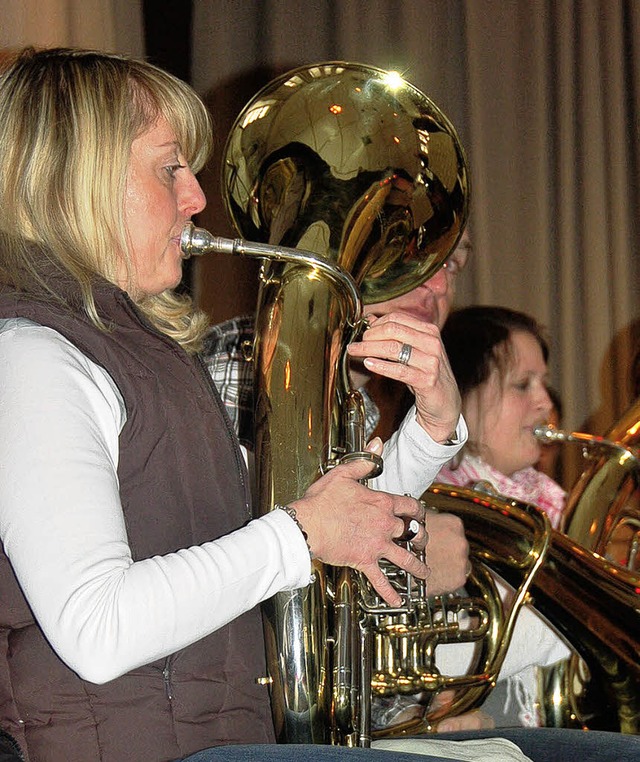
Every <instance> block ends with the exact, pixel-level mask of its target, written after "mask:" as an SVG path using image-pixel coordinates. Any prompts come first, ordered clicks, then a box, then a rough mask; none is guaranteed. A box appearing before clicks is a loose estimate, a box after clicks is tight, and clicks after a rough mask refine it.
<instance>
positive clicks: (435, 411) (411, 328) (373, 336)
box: [347, 312, 461, 442]
mask: <svg viewBox="0 0 640 762" xmlns="http://www.w3.org/2000/svg"><path fill="white" fill-rule="evenodd" d="M347 349H348V352H349V354H350V355H351V357H354V358H359V359H363V360H364V365H365V367H366V368H367V369H368V370H369V371H371V372H373V373H378V374H379V375H381V376H386V377H387V378H392V379H395V380H397V381H402V382H403V383H405V384H406V385H407V386H408V387H409V388H410V389H411V391H412V392H413V394H414V395H415V398H416V410H417V416H418V422H419V423H420V425H421V426H422V428H423V429H424V430H425V431H426V432H427V433H428V434H429V435H430V436H431V438H432V439H433V440H434V441H436V442H446V441H447V440H448V439H451V438H452V437H453V436H454V435H455V430H456V426H457V424H458V419H459V417H460V409H461V402H460V393H459V391H458V386H457V384H456V380H455V378H454V376H453V372H452V370H451V366H450V365H449V359H448V357H447V353H446V352H445V349H444V346H443V344H442V340H441V338H440V331H439V329H438V327H437V326H435V325H433V324H432V323H426V322H425V321H424V320H420V319H418V318H416V317H413V316H412V315H408V314H406V313H404V312H390V313H389V314H388V315H383V316H382V317H379V318H378V317H374V316H369V327H368V328H367V330H366V331H365V332H364V333H363V335H362V340H361V341H359V342H354V343H353V344H350V345H349V347H348V348H347Z"/></svg>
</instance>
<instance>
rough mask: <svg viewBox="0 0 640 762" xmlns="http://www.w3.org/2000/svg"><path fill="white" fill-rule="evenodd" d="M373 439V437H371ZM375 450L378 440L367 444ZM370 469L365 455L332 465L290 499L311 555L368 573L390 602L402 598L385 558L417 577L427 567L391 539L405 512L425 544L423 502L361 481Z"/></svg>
mask: <svg viewBox="0 0 640 762" xmlns="http://www.w3.org/2000/svg"><path fill="white" fill-rule="evenodd" d="M372 444H373V443H372ZM376 446H377V447H378V449H379V450H381V448H382V444H381V443H380V442H379V440H378V444H377V445H375V444H373V446H371V445H370V446H369V449H372V450H374V449H375V447H376ZM370 471H371V463H370V462H369V461H367V460H365V459H362V460H353V461H350V462H349V463H343V464H341V465H339V466H336V467H335V468H333V469H332V470H331V471H329V473H327V474H325V475H324V476H322V477H321V478H320V479H318V481H316V482H314V484H312V485H311V486H310V487H309V489H308V490H307V492H306V493H305V495H304V496H303V497H301V498H300V499H299V500H296V501H294V502H292V503H291V504H290V505H291V507H292V508H295V510H296V514H297V518H298V521H299V522H300V525H301V526H302V528H303V529H304V531H305V532H306V534H307V538H308V543H309V547H310V549H311V552H312V553H313V555H314V556H315V557H317V558H318V559H320V560H321V561H324V562H325V563H327V564H332V565H333V566H350V567H351V568H353V569H358V570H359V571H361V572H362V573H363V574H365V575H366V577H367V578H368V579H369V581H370V582H371V584H372V585H373V587H374V589H375V590H376V591H377V592H378V594H379V595H380V596H381V597H382V598H384V600H385V601H386V602H387V603H388V604H389V605H390V606H398V605H400V603H401V598H400V595H399V594H398V593H397V592H396V591H395V590H394V589H393V587H392V586H391V584H390V582H389V581H388V580H387V578H386V576H385V575H384V573H383V572H382V570H381V569H380V566H379V561H380V559H382V558H384V559H386V560H387V561H390V562H391V563H392V564H395V565H396V566H398V567H400V568H402V569H405V570H406V571H407V572H409V573H410V574H413V575H414V576H416V577H419V578H421V579H426V578H427V577H428V575H429V568H428V567H427V566H426V564H424V563H423V562H422V561H420V559H419V558H418V557H417V556H416V555H414V554H413V553H412V552H411V551H409V550H407V549H406V548H405V547H401V546H400V545H398V544H397V543H396V542H394V540H395V539H397V538H399V537H401V536H402V535H403V534H404V532H405V522H404V521H403V517H407V518H408V519H417V520H418V522H419V524H420V529H419V532H418V534H417V535H416V537H414V539H413V540H412V545H413V546H414V547H415V548H416V549H420V548H424V546H425V543H426V539H427V538H426V532H425V529H424V516H425V508H424V506H423V505H422V504H421V503H420V502H419V501H418V500H416V499H415V498H412V497H404V496H400V495H391V494H389V493H388V492H381V491H378V490H371V489H369V488H367V487H365V486H363V485H362V484H360V483H359V480H360V479H364V478H366V477H367V476H368V475H369V472H370Z"/></svg>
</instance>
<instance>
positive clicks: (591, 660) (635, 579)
mask: <svg viewBox="0 0 640 762" xmlns="http://www.w3.org/2000/svg"><path fill="white" fill-rule="evenodd" d="M425 500H427V501H428V504H433V505H434V506H435V507H437V508H438V509H439V510H442V511H446V512H448V513H454V514H457V515H459V516H460V517H461V518H462V519H463V520H464V524H465V531H466V533H467V537H468V538H469V542H470V544H471V548H472V554H473V555H474V556H475V558H476V559H478V560H481V561H482V563H484V564H487V565H488V567H490V568H491V569H492V570H493V571H495V572H497V573H498V574H499V575H500V576H501V577H503V578H504V579H505V580H506V581H507V582H509V584H511V585H513V586H514V587H517V586H519V585H520V584H521V580H522V572H521V571H520V570H519V569H518V567H517V564H514V563H513V556H514V553H517V552H518V549H519V548H521V547H522V546H523V545H524V548H525V549H526V547H527V546H528V545H529V544H530V542H531V532H532V528H527V527H526V524H523V523H521V527H522V532H520V531H519V530H517V529H515V527H516V525H515V524H514V523H513V521H512V512H513V508H512V506H514V505H518V504H517V503H515V501H511V500H505V499H503V498H500V497H498V496H490V495H485V494H484V493H478V492H474V491H472V490H464V489H460V488H458V487H451V486H445V485H433V486H432V487H431V488H430V489H429V491H428V492H427V494H426V496H425ZM480 507H482V510H479V508H480ZM487 509H489V510H490V511H491V512H492V514H493V516H491V515H489V514H487ZM530 595H531V599H532V603H533V605H534V606H535V608H536V609H537V610H538V611H540V612H541V613H542V614H543V616H545V618H546V619H547V620H548V621H549V622H551V623H552V624H553V625H554V627H555V628H556V629H557V630H558V631H559V632H560V633H561V634H562V635H563V636H564V637H565V638H566V640H567V641H568V642H569V643H570V644H571V645H572V646H573V647H574V649H575V650H576V651H577V652H578V653H579V654H580V656H581V657H582V659H583V660H584V662H585V663H586V665H587V666H588V669H589V672H590V679H589V680H588V684H589V690H588V695H584V696H582V695H578V694H577V692H576V690H575V689H576V687H577V686H576V684H575V683H578V682H580V680H579V679H578V678H579V675H577V674H576V673H575V671H574V670H573V669H571V670H570V669H568V667H567V669H566V670H565V674H564V675H561V676H560V678H559V680H560V683H561V685H560V688H557V686H556V688H557V690H559V691H560V692H562V693H563V698H562V701H563V702H564V708H563V712H564V714H565V716H564V720H563V724H564V722H566V721H567V720H568V717H570V718H571V724H573V725H576V726H579V727H588V728H592V729H605V730H614V731H621V732H623V733H634V734H637V733H638V732H640V660H639V658H638V653H639V644H640V576H638V574H637V573H633V572H631V571H629V570H627V569H623V568H620V567H619V566H617V565H616V564H614V563H611V562H609V561H607V560H606V559H605V558H602V557H601V556H599V555H598V554H596V553H594V552H592V551H591V550H588V549H587V548H585V547H583V546H582V545H580V544H579V543H577V542H576V541H575V540H572V539H571V538H570V537H568V536H567V535H565V534H563V533H561V532H559V531H556V530H552V531H551V533H550V537H549V547H548V550H547V553H546V558H545V560H544V563H543V564H542V565H541V566H540V569H539V570H538V572H537V573H536V575H535V577H534V578H533V580H532V582H531V587H530ZM576 665H577V662H576V663H575V664H574V667H575V666H576ZM569 666H570V665H569ZM563 669H564V667H563ZM579 669H583V668H582V667H580V668H579ZM555 677H556V679H558V675H557V674H556V675H555ZM574 681H575V682H574ZM569 683H571V684H569ZM567 699H568V701H566V700H567Z"/></svg>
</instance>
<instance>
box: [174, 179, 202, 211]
mask: <svg viewBox="0 0 640 762" xmlns="http://www.w3.org/2000/svg"><path fill="white" fill-rule="evenodd" d="M206 205H207V199H206V196H205V195H204V191H203V190H202V188H201V186H200V183H199V182H198V181H197V179H196V177H195V175H194V174H192V173H191V172H189V174H188V175H187V176H186V177H185V181H184V188H183V190H182V194H181V197H180V209H181V210H182V211H184V212H185V214H186V215H187V216H188V217H191V216H193V215H194V214H198V212H201V211H202V210H203V209H204V208H205V206H206Z"/></svg>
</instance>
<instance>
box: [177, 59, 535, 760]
mask: <svg viewBox="0 0 640 762" xmlns="http://www.w3.org/2000/svg"><path fill="white" fill-rule="evenodd" d="M222 174H223V188H224V195H225V203H226V207H227V211H228V213H229V216H230V217H231V220H232V221H233V223H234V225H235V227H236V229H237V230H238V231H239V233H240V234H241V236H242V238H239V239H235V240H229V239H220V238H215V237H213V236H211V235H210V234H209V233H207V232H206V231H203V230H200V229H193V228H192V227H191V226H187V228H186V229H185V231H184V234H183V239H182V249H183V251H184V252H185V256H190V255H191V254H201V253H204V252H205V251H218V252H228V253H235V254H241V255H248V256H256V257H259V258H261V259H262V260H263V264H262V268H261V272H260V291H259V299H258V308H257V314H256V331H255V342H254V348H253V361H254V369H255V397H254V399H255V422H256V431H255V435H256V436H255V445H256V453H255V454H256V471H257V513H258V514H259V515H262V514H264V513H266V512H268V511H270V510H272V509H273V508H274V506H276V505H277V504H286V503H288V502H290V501H292V500H294V499H296V498H298V497H300V496H302V495H303V494H304V492H305V491H306V490H307V488H308V487H309V486H310V484H312V483H313V482H314V481H315V480H316V479H317V478H318V477H319V476H320V475H321V474H322V473H323V472H324V471H326V470H327V469H328V468H331V467H332V466H333V465H335V464H337V463H339V462H341V461H343V460H344V459H347V458H353V457H358V458H360V457H369V458H371V455H370V454H369V453H366V452H364V451H363V450H364V410H363V401H362V397H361V395H360V394H359V392H357V391H356V390H354V389H353V388H352V387H351V382H350V380H349V373H348V368H347V353H346V350H345V348H346V345H347V344H348V343H349V342H350V341H352V340H353V339H354V338H356V337H357V336H358V334H359V332H360V331H361V330H362V326H363V321H362V303H363V302H364V303H367V302H379V301H384V300H386V299H390V298H393V297H395V296H398V295H400V294H402V293H405V292H407V291H409V290H411V289H412V288H414V287H416V286H417V285H419V284H421V283H422V282H424V281H425V280H426V279H428V278H429V277H431V275H432V274H433V273H435V272H436V270H437V269H438V268H439V267H440V266H441V265H442V264H443V263H444V261H445V260H446V258H447V257H448V255H449V254H450V253H451V251H453V249H454V248H455V246H456V244H457V242H458V240H459V239H460V237H461V235H462V232H463V229H464V225H465V222H466V218H467V214H468V203H469V177H468V169H467V164H466V159H465V156H464V152H463V149H462V146H461V144H460V141H459V139H458V136H457V134H456V132H455V129H454V128H453V126H452V125H451V123H450V122H449V120H448V119H447V118H446V116H445V115H444V114H443V113H442V112H441V111H440V109H439V108H438V107H437V106H436V105H435V104H434V103H433V102H432V101H431V100H430V99H429V98H427V97H426V96H425V95H424V94H423V93H421V92H420V91H418V90H416V89H415V88H414V87H413V86H411V85H410V84H408V83H407V82H406V81H404V80H403V79H402V78H400V77H399V76H398V75H395V74H391V73H389V72H385V71H383V70H380V69H376V68H373V67H370V66H364V65H360V64H352V63H343V62H329V63H323V64H317V65H314V66H308V67H303V68H300V69H296V70H294V71H291V72H288V73H287V74H285V75H283V76H282V77H279V78H278V79H276V80H274V81H273V82H271V83H270V84H269V85H267V87H266V88H264V89H263V90H262V91H260V92H259V93H258V94H257V95H256V96H255V97H254V98H253V99H252V100H251V101H250V102H249V103H248V104H247V105H246V106H245V108H244V109H243V111H242V112H241V114H240V115H239V117H238V118H237V120H236V122H235V124H234V126H233V127H232V129H231V132H230V134H229V138H228V140H227V145H226V148H225V151H224V159H223V167H222ZM373 465H378V464H373ZM516 522H524V525H525V526H527V527H528V528H529V529H530V530H531V536H532V537H533V538H534V542H533V544H532V547H530V548H525V549H523V554H522V557H520V556H518V558H516V559H515V560H514V563H516V564H517V565H518V567H519V568H520V569H521V571H523V578H522V580H521V584H520V585H519V592H518V596H517V597H518V599H519V604H521V603H522V602H523V601H524V600H525V599H526V597H527V590H528V588H529V585H530V583H531V579H532V577H533V574H534V573H535V571H536V569H537V568H538V567H539V566H540V564H541V563H542V561H543V559H544V556H545V552H546V546H547V538H548V525H547V524H545V519H544V517H541V516H540V515H539V514H538V513H537V512H535V511H533V512H532V511H531V509H523V510H521V511H520V513H519V514H518V518H517V519H516ZM518 526H519V525H518ZM516 555H517V554H516ZM385 572H386V574H387V577H388V579H389V580H390V582H391V583H392V584H393V585H394V587H395V588H396V590H398V592H399V593H400V594H401V596H402V599H403V603H402V605H401V606H400V607H398V608H397V609H393V610H392V609H390V608H389V607H388V606H387V605H386V604H384V602H383V601H381V600H380V599H379V598H378V597H377V596H376V594H375V593H374V591H373V590H372V589H371V587H370V586H369V585H368V582H367V581H366V579H365V578H364V577H363V576H362V575H360V574H358V573H356V572H353V571H352V570H350V569H344V568H342V569H340V568H334V567H329V566H325V565H323V564H321V563H318V562H315V581H314V582H313V583H312V584H310V585H309V586H307V587H305V588H303V589H300V590H294V591H290V592H284V593H280V594H278V595H276V596H274V598H272V599H271V600H269V601H267V602H265V604H264V605H263V613H264V622H265V643H266V651H267V665H268V670H269V674H268V675H267V676H264V678H263V679H264V682H265V683H267V684H268V685H269V686H270V691H271V700H272V707H273V714H274V722H275V727H276V736H277V739H278V741H280V742H287V743H333V744H340V745H347V746H368V745H369V743H370V740H371V736H372V733H371V702H372V695H378V696H385V695H390V694H396V693H404V694H413V693H416V692H420V691H426V692H427V693H428V694H429V695H431V696H433V695H435V694H436V693H437V692H438V691H440V690H442V689H443V688H455V687H462V686H464V687H470V690H468V691H465V693H464V696H463V697H462V698H461V699H460V700H458V701H456V704H455V707H454V711H456V712H461V711H465V710H466V709H468V708H471V707H472V706H474V705H475V704H477V703H478V702H480V701H481V700H482V698H483V697H484V695H485V694H486V692H487V691H489V690H491V688H492V687H493V684H494V683H495V680H496V678H497V673H498V671H499V668H500V663H501V660H502V659H503V658H504V654H505V652H506V647H507V643H508V638H509V635H510V632H511V630H512V628H513V623H514V620H515V615H516V613H517V606H514V607H513V608H512V610H511V612H510V613H509V615H508V616H504V615H503V614H502V611H500V612H499V615H498V612H497V611H496V606H500V598H499V596H498V594H497V591H496V589H495V585H494V583H493V580H492V578H491V575H490V574H489V573H488V572H486V571H482V570H480V571H478V573H477V575H476V574H475V573H474V575H473V582H474V588H473V590H472V594H471V595H469V596H467V597H465V598H459V597H458V598H454V597H447V596H441V597H439V598H438V599H429V597H428V595H427V590H426V586H425V584H424V583H423V582H421V581H418V580H414V579H411V578H410V577H409V576H407V575H405V574H404V573H400V570H398V569H396V568H394V567H391V566H390V565H389V566H387V567H385ZM461 613H462V614H466V615H467V618H468V619H469V620H470V621H473V623H474V624H473V625H472V626H468V627H466V628H462V627H460V625H459V623H458V619H459V616H460V614H461ZM498 620H500V621H501V622H504V623H505V624H504V628H502V629H501V628H500V627H499V626H498V625H497V624H496V622H497V621H498ZM476 622H477V624H475V623H476ZM464 641H466V642H470V643H482V644H483V645H482V646H480V652H481V653H480V659H479V662H478V663H479V668H478V670H477V674H474V675H471V676H469V675H465V676H460V677H448V676H444V675H440V674H439V673H438V672H437V670H436V669H435V667H434V660H433V656H434V650H435V647H436V645H437V644H439V643H445V642H464ZM435 716H437V713H436V715H434V717H435ZM427 726H428V720H427V721H426V724H425V722H423V721H422V720H419V721H418V724H417V725H415V724H411V723H410V724H408V725H402V726H400V727H394V730H393V733H394V734H396V733H403V732H410V731H412V730H417V729H424V728H425V727H427ZM385 734H386V732H385Z"/></svg>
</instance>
